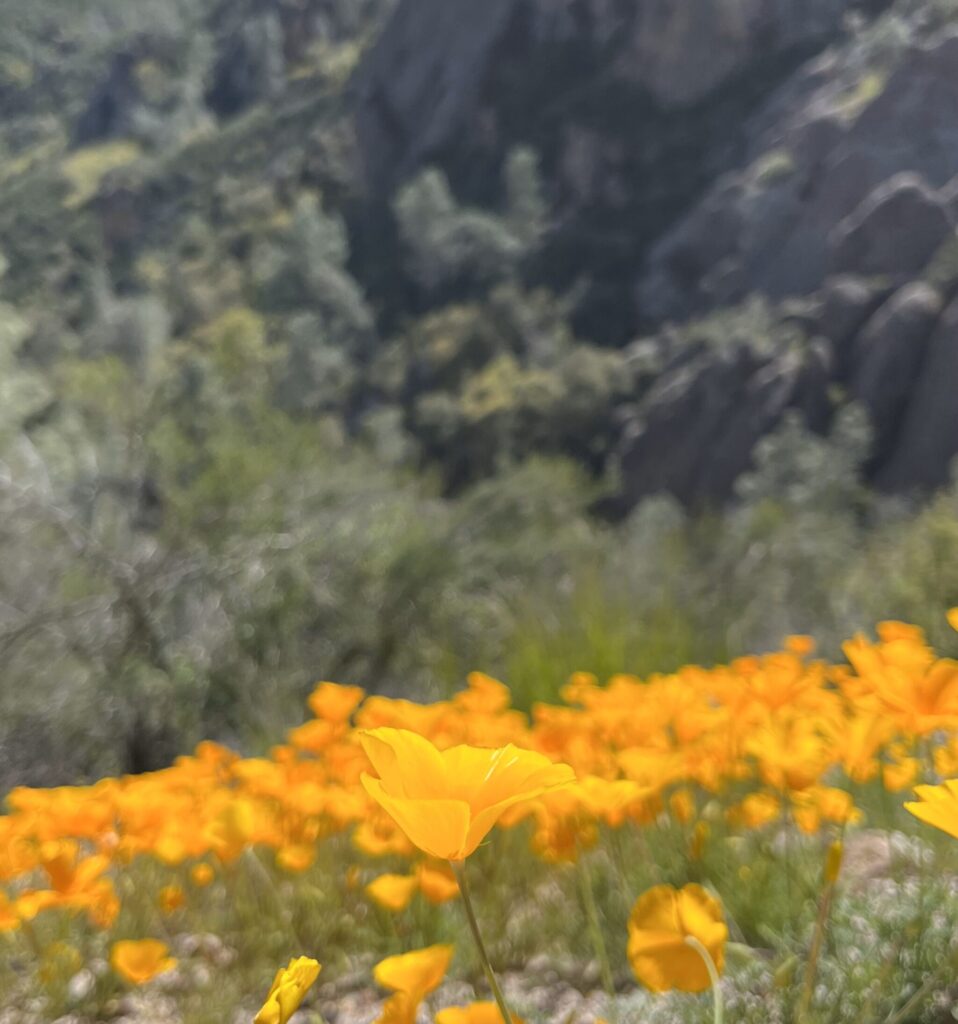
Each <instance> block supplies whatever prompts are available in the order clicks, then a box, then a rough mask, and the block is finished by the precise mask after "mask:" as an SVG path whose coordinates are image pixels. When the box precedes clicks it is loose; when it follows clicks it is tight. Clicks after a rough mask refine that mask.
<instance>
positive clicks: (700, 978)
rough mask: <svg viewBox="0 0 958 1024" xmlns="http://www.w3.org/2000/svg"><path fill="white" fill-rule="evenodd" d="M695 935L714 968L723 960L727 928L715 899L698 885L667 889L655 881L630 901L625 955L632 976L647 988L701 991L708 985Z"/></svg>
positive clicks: (709, 983)
mask: <svg viewBox="0 0 958 1024" xmlns="http://www.w3.org/2000/svg"><path fill="white" fill-rule="evenodd" d="M689 938H691V939H697V940H698V942H700V943H701V944H702V946H704V947H705V950H706V951H707V952H708V955H709V956H710V957H711V958H712V962H713V963H714V964H715V968H716V970H717V971H721V970H722V966H723V963H724V952H725V940H726V939H727V938H728V929H727V928H726V926H725V922H724V921H723V920H722V907H721V904H720V903H719V902H718V900H716V899H715V898H714V897H713V896H711V895H710V894H709V893H708V892H706V890H705V889H703V888H702V886H700V885H694V884H693V885H687V886H685V888H683V889H679V890H676V889H673V888H672V886H671V885H656V886H654V887H653V888H651V889H649V890H648V892H646V893H644V894H643V895H642V896H640V897H639V899H638V900H637V901H636V904H635V906H634V907H633V908H632V914H631V916H630V918H629V944H628V957H629V962H630V963H631V965H632V970H633V971H634V972H635V976H636V977H637V978H638V979H639V981H641V982H642V984H643V985H645V987H646V988H648V989H650V990H651V991H653V992H667V991H668V990H669V989H673V988H674V989H679V990H680V991H682V992H704V991H705V990H706V989H708V988H710V987H711V983H712V982H711V978H710V977H709V972H708V968H707V967H706V965H705V962H704V960H703V959H702V956H701V954H700V953H699V952H698V950H696V949H694V948H693V947H692V946H691V945H689V943H688V942H687V941H686V940H687V939H689Z"/></svg>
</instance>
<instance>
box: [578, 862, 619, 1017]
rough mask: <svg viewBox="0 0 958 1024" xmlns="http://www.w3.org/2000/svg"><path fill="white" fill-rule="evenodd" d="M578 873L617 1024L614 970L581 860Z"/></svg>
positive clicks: (588, 919) (594, 943)
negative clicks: (610, 963)
mask: <svg viewBox="0 0 958 1024" xmlns="http://www.w3.org/2000/svg"><path fill="white" fill-rule="evenodd" d="M576 873H577V874H578V876H579V888H580V889H581V891H582V903H583V906H584V907H585V916H586V921H587V922H588V925H589V935H590V937H591V939H592V948H593V949H594V950H595V955H596V959H597V960H598V961H599V970H600V972H601V974H602V984H603V986H604V987H605V992H606V995H607V996H608V997H609V1019H610V1020H611V1021H612V1024H616V1020H617V1018H618V1009H617V1007H616V1005H615V982H614V981H613V979H612V968H611V966H610V965H609V953H608V950H607V949H606V945H605V937H604V936H603V934H602V929H601V927H600V926H599V911H598V908H597V907H596V905H595V894H594V893H593V891H592V880H591V879H590V878H589V872H588V869H587V868H586V866H585V864H584V863H583V862H582V860H581V858H580V859H578V860H577V861H576Z"/></svg>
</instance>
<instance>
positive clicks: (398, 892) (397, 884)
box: [366, 875, 418, 914]
mask: <svg viewBox="0 0 958 1024" xmlns="http://www.w3.org/2000/svg"><path fill="white" fill-rule="evenodd" d="M417 887H418V882H417V880H416V878H415V876H409V875H380V876H379V877H378V878H374V879H373V880H372V881H371V882H370V883H369V885H367V886H366V895H367V896H368V897H369V898H370V899H371V900H372V901H373V902H374V903H378V904H379V906H381V907H382V908H383V909H384V910H391V911H392V912H393V913H394V914H398V913H399V911H401V910H405V909H406V907H408V906H409V904H410V902H411V901H412V898H413V896H414V895H415V894H416V889H417Z"/></svg>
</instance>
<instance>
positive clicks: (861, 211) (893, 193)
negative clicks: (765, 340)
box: [828, 174, 954, 278]
mask: <svg viewBox="0 0 958 1024" xmlns="http://www.w3.org/2000/svg"><path fill="white" fill-rule="evenodd" d="M953 230H954V220H953V217H952V213H951V211H950V210H949V208H948V206H947V205H946V203H945V202H944V201H943V200H942V198H941V197H939V196H938V195H936V194H935V193H934V192H933V191H932V190H931V189H930V188H928V186H927V185H926V184H925V182H924V181H923V180H922V179H921V178H920V177H919V176H918V175H915V174H899V175H896V176H895V177H893V178H890V179H889V180H888V181H887V182H885V183H884V184H883V185H881V186H879V187H878V188H876V189H875V190H874V192H872V193H870V194H869V195H868V196H867V197H866V198H865V200H864V201H863V202H862V203H860V204H859V206H858V207H856V208H855V209H854V210H853V211H852V212H851V213H850V214H849V215H848V216H847V217H846V218H845V219H844V220H842V221H839V223H838V224H837V225H836V226H835V227H834V228H833V229H832V231H831V233H830V235H829V239H828V244H829V248H830V250H831V251H830V253H829V264H830V269H831V270H832V271H833V272H835V273H839V274H842V273H855V274H863V275H876V274H888V275H891V276H892V277H896V278H898V277H907V276H908V275H909V274H916V273H918V272H919V271H920V270H922V269H923V268H924V266H925V265H926V264H927V263H928V261H929V259H931V257H932V255H933V254H934V252H935V250H936V249H937V248H938V247H939V246H940V245H941V243H942V242H943V241H944V240H945V238H946V237H947V236H948V234H949V233H950V232H951V231H953Z"/></svg>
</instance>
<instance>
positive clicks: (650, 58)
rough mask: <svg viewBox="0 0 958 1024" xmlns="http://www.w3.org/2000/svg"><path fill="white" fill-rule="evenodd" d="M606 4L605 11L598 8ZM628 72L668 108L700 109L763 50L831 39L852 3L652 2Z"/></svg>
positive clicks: (636, 33) (635, 30) (644, 11)
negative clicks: (690, 106)
mask: <svg viewBox="0 0 958 1024" xmlns="http://www.w3.org/2000/svg"><path fill="white" fill-rule="evenodd" d="M595 6H599V5H595ZM635 6H636V14H635V18H634V22H633V26H632V33H631V40H630V45H629V47H628V49H627V51H626V52H625V54H624V55H623V58H622V64H621V66H622V69H623V71H625V72H626V73H628V74H632V75H634V76H635V77H636V79H637V80H638V81H640V82H641V83H642V84H643V85H644V86H645V87H646V88H647V89H648V90H649V92H650V93H651V94H652V95H653V96H654V97H655V98H656V100H658V102H660V103H662V104H663V105H665V106H667V107H677V106H683V105H685V104H688V103H695V102H697V101H698V100H700V99H702V98H703V97H704V96H706V95H708V93H709V92H711V91H712V90H713V89H714V88H715V87H716V86H718V85H720V84H721V83H722V82H724V81H726V80H727V79H728V78H730V77H731V76H732V75H734V74H736V73H738V72H739V71H741V70H742V68H743V67H745V66H747V65H748V63H749V62H750V61H752V60H753V59H754V58H755V57H756V56H757V55H761V54H762V53H763V52H764V53H766V54H774V53H776V52H781V51H783V50H787V49H790V48H791V47H793V46H795V45H797V44H801V43H803V42H805V41H807V40H809V39H820V38H824V37H827V36H828V35H829V34H831V33H832V32H834V31H835V28H836V27H837V26H838V25H839V24H840V22H841V17H842V15H843V14H844V11H845V9H846V7H847V4H845V3H841V2H836V0H806V2H804V3H803V2H788V0H786V2H784V3H769V2H768V0H688V2H684V3H676V0H645V2H644V3H638V4H636V5H635Z"/></svg>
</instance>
